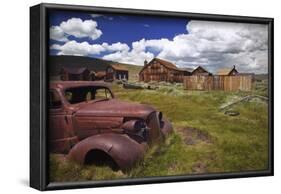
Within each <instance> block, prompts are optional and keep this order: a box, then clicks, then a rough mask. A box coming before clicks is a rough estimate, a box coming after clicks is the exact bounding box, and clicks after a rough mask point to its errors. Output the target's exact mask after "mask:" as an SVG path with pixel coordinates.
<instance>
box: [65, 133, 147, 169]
mask: <svg viewBox="0 0 281 194" xmlns="http://www.w3.org/2000/svg"><path fill="white" fill-rule="evenodd" d="M146 148H147V144H146V143H138V142H136V141H134V140H133V139H131V138H130V137H128V136H127V135H125V134H114V133H104V134H99V135H94V136H91V137H88V138H86V139H84V140H82V141H80V142H79V143H77V144H76V145H75V146H74V147H73V148H72V149H71V150H70V152H69V154H68V158H69V159H70V160H73V161H75V162H77V163H79V164H84V163H85V159H86V155H87V154H88V153H89V152H90V151H92V150H99V151H103V152H104V153H106V154H108V155H109V156H110V157H111V158H112V159H113V160H114V162H115V163H116V164H117V165H118V167H119V168H120V169H121V170H126V169H130V168H131V167H132V166H134V164H136V162H138V161H140V160H142V159H143V157H144V153H145V150H146Z"/></svg>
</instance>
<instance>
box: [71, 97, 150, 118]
mask: <svg viewBox="0 0 281 194" xmlns="http://www.w3.org/2000/svg"><path fill="white" fill-rule="evenodd" d="M152 112H155V109H154V108H152V107H150V106H148V105H144V104H137V103H130V102H124V101H121V100H117V99H110V100H104V101H96V102H91V103H87V104H83V105H81V106H80V107H79V108H78V110H77V111H76V112H75V115H76V116H95V117H100V116H101V117H107V116H110V117H111V116H113V117H136V118H143V119H146V118H147V116H148V115H149V114H150V113H152Z"/></svg>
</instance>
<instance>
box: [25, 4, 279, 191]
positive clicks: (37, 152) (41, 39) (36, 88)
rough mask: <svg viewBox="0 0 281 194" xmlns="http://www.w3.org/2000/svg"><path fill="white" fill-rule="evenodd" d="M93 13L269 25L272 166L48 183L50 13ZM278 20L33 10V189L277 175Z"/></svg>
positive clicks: (49, 7) (73, 7) (115, 10)
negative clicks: (275, 88)
mask: <svg viewBox="0 0 281 194" xmlns="http://www.w3.org/2000/svg"><path fill="white" fill-rule="evenodd" d="M49 10H62V11H81V12H84V11H87V12H89V11H93V12H95V13H118V14H129V15H136V14H141V15H156V16H170V17H188V18H190V19H193V20H208V21H225V22H239V23H255V24H267V25H268V33H269V34H268V37H269V41H268V48H269V49H268V74H269V82H268V83H269V90H268V91H269V94H268V95H269V103H268V114H269V115H268V116H269V126H268V127H269V136H268V137H269V152H268V153H269V156H268V159H269V163H268V169H267V170H263V171H249V172H239V173H213V174H206V175H185V176H168V177H150V178H135V179H118V180H109V181H90V182H67V183H49V182H48V154H47V153H48V150H47V135H48V134H47V130H46V129H47V122H46V121H47V108H46V91H47V88H48V79H47V78H48V68H47V63H48V61H47V60H48V58H47V56H48V45H49V44H48V38H49V37H48V36H49V34H48V33H49V29H48V11H49ZM273 28H274V19H273V18H262V17H245V16H229V15H213V14H199V13H183V12H168V11H152V10H139V9H122V8H110V7H93V6H78V5H59V4H45V3H43V4H39V5H35V6H33V7H31V8H30V186H31V187H33V188H36V189H38V190H54V189H73V188H86V187H101V186H116V185H134V184H150V183H168V182H178V181H196V180H211V179H226V178H243V177H258V176H273V172H274V160H273V159H274V158H273V156H274V153H273V143H274V142H273V84H274V81H273V77H274V71H273V69H274V66H273V59H274V56H273V49H274V47H273V46H274V45H273V43H274V41H273V32H274V30H273Z"/></svg>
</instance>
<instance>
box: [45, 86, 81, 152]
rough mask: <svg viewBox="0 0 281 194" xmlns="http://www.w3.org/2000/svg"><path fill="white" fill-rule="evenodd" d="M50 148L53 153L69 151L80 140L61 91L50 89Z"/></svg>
mask: <svg viewBox="0 0 281 194" xmlns="http://www.w3.org/2000/svg"><path fill="white" fill-rule="evenodd" d="M48 108H49V117H48V118H49V122H48V124H49V126H48V139H49V149H50V152H52V153H68V151H69V150H70V149H71V148H72V146H73V145H74V144H75V143H76V142H77V141H78V140H77V137H76V136H75V134H74V133H73V127H72V115H67V112H66V110H65V109H64V106H63V104H62V101H61V98H60V95H59V93H58V92H57V91H56V90H50V91H49V107H48Z"/></svg>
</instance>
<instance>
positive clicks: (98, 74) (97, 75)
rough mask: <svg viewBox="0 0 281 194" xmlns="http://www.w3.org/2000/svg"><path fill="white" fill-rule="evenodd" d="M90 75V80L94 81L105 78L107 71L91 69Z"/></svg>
mask: <svg viewBox="0 0 281 194" xmlns="http://www.w3.org/2000/svg"><path fill="white" fill-rule="evenodd" d="M90 77H91V78H90V80H92V81H99V80H105V78H106V73H105V71H91V73H90Z"/></svg>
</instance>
